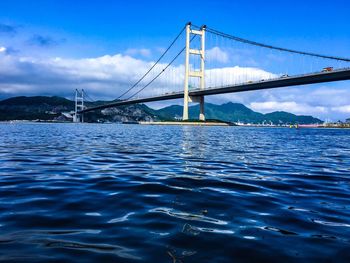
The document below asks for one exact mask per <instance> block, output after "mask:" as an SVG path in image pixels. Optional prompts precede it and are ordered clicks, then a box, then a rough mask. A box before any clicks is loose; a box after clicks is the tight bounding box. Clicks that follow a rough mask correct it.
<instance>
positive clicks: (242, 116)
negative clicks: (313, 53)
mask: <svg viewBox="0 0 350 263" xmlns="http://www.w3.org/2000/svg"><path fill="white" fill-rule="evenodd" d="M155 114H157V115H158V116H160V117H161V118H163V119H174V118H181V116H182V106H179V105H172V106H168V107H165V108H162V109H159V110H155ZM198 115H199V105H194V106H191V107H190V108H189V117H190V119H196V118H198ZM205 116H206V118H207V119H217V120H222V121H228V122H244V123H255V124H256V123H263V122H265V123H273V124H296V123H298V124H314V123H322V121H321V120H320V119H317V118H314V117H312V116H304V115H295V114H292V113H288V112H284V111H276V112H271V113H267V114H263V113H260V112H255V111H253V110H251V109H249V108H248V107H246V106H244V105H243V104H241V103H233V102H228V103H224V104H221V105H216V104H211V103H206V104H205Z"/></svg>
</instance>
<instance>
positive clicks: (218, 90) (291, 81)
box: [78, 68, 350, 114]
mask: <svg viewBox="0 0 350 263" xmlns="http://www.w3.org/2000/svg"><path fill="white" fill-rule="evenodd" d="M341 80H350V68H346V69H339V70H334V71H330V72H317V73H312V74H305V75H299V76H286V77H280V78H276V79H271V80H266V81H264V80H260V81H255V82H249V83H244V84H238V85H230V86H223V87H208V88H206V89H194V90H189V91H188V94H189V96H190V97H194V98H195V97H200V96H208V95H217V94H224V93H237V92H243V91H253V90H264V89H273V88H282V87H289V86H299V85H307V84H316V83H323V82H334V81H341ZM181 98H184V92H174V93H170V94H163V95H158V96H151V97H145V98H135V99H130V100H120V101H116V102H113V103H109V104H105V105H100V106H95V107H91V108H86V109H84V110H81V111H78V113H79V114H82V113H87V112H90V111H95V110H102V109H107V108H112V107H118V106H123V105H131V104H137V103H147V102H153V101H164V100H174V99H181Z"/></svg>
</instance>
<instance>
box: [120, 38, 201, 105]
mask: <svg viewBox="0 0 350 263" xmlns="http://www.w3.org/2000/svg"><path fill="white" fill-rule="evenodd" d="M195 37H196V35H194V36H193V37H192V38H191V39H190V43H191V42H192V41H193V39H195ZM185 49H186V47H183V48H182V49H181V50H180V52H179V53H177V55H176V56H175V57H174V58H173V59H172V60H171V61H170V62H169V64H168V65H167V66H166V67H165V68H163V70H162V71H161V72H159V73H158V74H157V76H155V77H154V78H153V79H151V80H150V81H149V82H148V83H147V84H146V85H145V86H143V87H142V88H141V89H140V90H138V91H137V92H135V93H134V94H133V95H131V96H130V97H129V98H127V99H126V100H130V99H131V98H133V97H135V96H136V95H137V94H139V93H140V92H141V91H143V90H144V89H145V88H147V87H148V86H149V85H151V84H152V83H153V82H154V81H155V80H156V79H157V78H159V76H160V75H162V74H163V73H164V71H165V70H166V69H167V68H168V67H170V65H171V64H173V62H174V61H175V60H176V59H177V58H178V57H179V56H180V55H181V54H182V52H184V50H185Z"/></svg>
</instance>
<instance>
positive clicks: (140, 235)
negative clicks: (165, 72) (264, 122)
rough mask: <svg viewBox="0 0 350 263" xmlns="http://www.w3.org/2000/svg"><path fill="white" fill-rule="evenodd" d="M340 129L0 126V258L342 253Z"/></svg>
mask: <svg viewBox="0 0 350 263" xmlns="http://www.w3.org/2000/svg"><path fill="white" fill-rule="evenodd" d="M349 139H350V130H335V129H299V130H297V129H285V128H281V129H277V128H275V129H273V128H238V127H186V126H183V127H181V126H178V127H175V126H171V127H170V126H141V125H95V124H80V125H79V124H78V125H75V124H1V125H0V168H1V169H0V234H1V236H0V260H2V261H13V262H37V261H44V262H62V261H76V262H261V261H265V262H300V261H305V262H310V261H313V262H350V210H349V209H350V140H349Z"/></svg>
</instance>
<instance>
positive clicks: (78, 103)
mask: <svg viewBox="0 0 350 263" xmlns="http://www.w3.org/2000/svg"><path fill="white" fill-rule="evenodd" d="M83 109H84V90H83V89H82V90H81V91H80V92H79V90H78V89H76V90H75V112H74V115H73V122H84V114H83V113H81V114H80V113H78V112H79V111H81V110H83Z"/></svg>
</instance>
